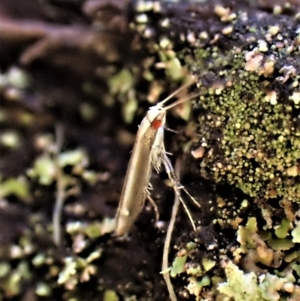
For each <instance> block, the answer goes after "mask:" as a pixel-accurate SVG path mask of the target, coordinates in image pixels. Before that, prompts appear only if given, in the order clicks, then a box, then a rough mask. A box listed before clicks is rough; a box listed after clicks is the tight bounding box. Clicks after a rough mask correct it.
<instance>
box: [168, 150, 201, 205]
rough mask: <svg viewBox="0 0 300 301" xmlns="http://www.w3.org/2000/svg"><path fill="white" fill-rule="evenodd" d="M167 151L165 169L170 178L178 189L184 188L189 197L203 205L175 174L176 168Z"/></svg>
mask: <svg viewBox="0 0 300 301" xmlns="http://www.w3.org/2000/svg"><path fill="white" fill-rule="evenodd" d="M166 154H167V153H166V152H164V155H163V162H164V166H165V169H166V173H167V174H168V177H169V179H170V180H171V182H172V183H173V184H175V185H176V188H177V189H182V190H183V191H184V192H185V193H186V194H187V195H188V196H189V198H190V199H191V200H192V201H193V203H194V204H195V205H196V206H197V207H199V208H201V205H200V204H199V203H198V202H197V201H196V199H195V198H194V197H193V196H192V195H191V194H190V193H189V192H188V191H187V190H186V189H185V187H184V186H183V185H181V184H180V182H179V181H178V179H177V177H176V175H175V172H174V169H173V166H172V164H171V162H170V159H169V158H168V156H167V155H166Z"/></svg>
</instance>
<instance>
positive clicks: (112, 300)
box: [103, 290, 120, 301]
mask: <svg viewBox="0 0 300 301" xmlns="http://www.w3.org/2000/svg"><path fill="white" fill-rule="evenodd" d="M119 300H120V299H119V297H118V295H117V293H116V292H115V291H113V290H105V292H104V295H103V301H119Z"/></svg>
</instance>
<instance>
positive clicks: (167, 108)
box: [163, 92, 201, 111]
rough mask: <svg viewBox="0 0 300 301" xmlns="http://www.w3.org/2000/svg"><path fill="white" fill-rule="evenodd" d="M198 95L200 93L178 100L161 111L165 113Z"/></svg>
mask: <svg viewBox="0 0 300 301" xmlns="http://www.w3.org/2000/svg"><path fill="white" fill-rule="evenodd" d="M200 94H201V92H196V93H192V94H190V95H189V96H188V97H184V98H181V99H178V100H177V101H175V102H173V103H171V104H170V105H168V106H166V107H164V109H163V110H164V111H167V110H169V109H171V108H173V107H175V106H177V105H179V104H181V103H183V102H185V101H188V100H191V99H193V98H195V97H197V96H199V95H200Z"/></svg>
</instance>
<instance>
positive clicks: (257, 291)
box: [218, 259, 295, 301]
mask: <svg viewBox="0 0 300 301" xmlns="http://www.w3.org/2000/svg"><path fill="white" fill-rule="evenodd" d="M223 267H224V269H225V273H226V276H227V282H225V283H221V284H219V285H218V290H219V291H220V292H221V293H223V294H225V295H227V296H228V297H231V298H232V299H233V300H234V301H276V300H281V299H280V294H281V292H283V291H285V287H286V286H285V285H286V284H287V283H290V285H291V286H292V291H291V292H290V293H293V291H294V290H295V287H294V283H293V282H295V279H294V278H293V279H288V278H286V277H278V276H276V275H272V274H270V273H266V274H263V275H261V276H259V277H257V275H256V274H255V273H254V272H250V273H246V274H245V273H244V272H243V271H241V270H240V269H239V268H238V267H237V266H236V265H235V264H233V263H232V262H231V261H230V260H228V259H227V260H224V261H223Z"/></svg>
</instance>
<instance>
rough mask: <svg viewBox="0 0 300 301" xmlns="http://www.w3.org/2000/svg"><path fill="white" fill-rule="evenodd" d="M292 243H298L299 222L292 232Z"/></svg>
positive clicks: (299, 233) (299, 236) (299, 237)
mask: <svg viewBox="0 0 300 301" xmlns="http://www.w3.org/2000/svg"><path fill="white" fill-rule="evenodd" d="M292 236H293V239H292V241H293V243H300V222H298V223H297V224H296V227H295V229H294V230H293V231H292Z"/></svg>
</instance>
